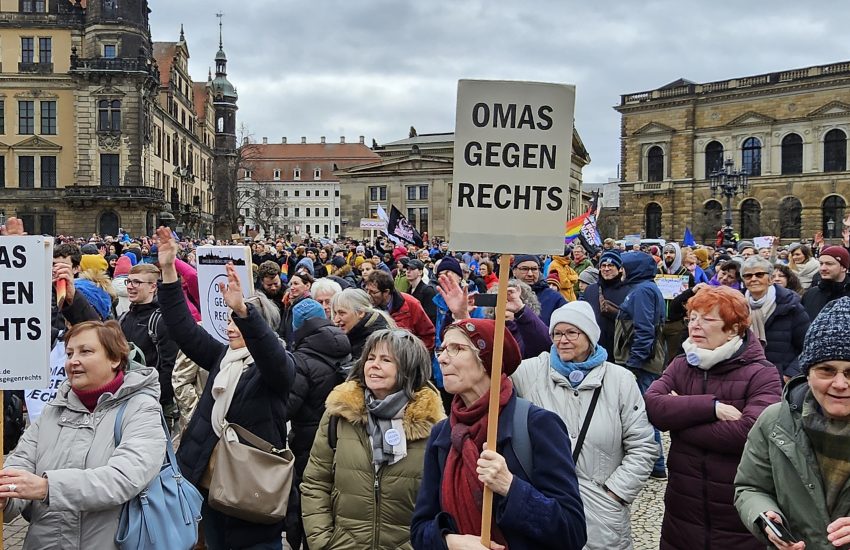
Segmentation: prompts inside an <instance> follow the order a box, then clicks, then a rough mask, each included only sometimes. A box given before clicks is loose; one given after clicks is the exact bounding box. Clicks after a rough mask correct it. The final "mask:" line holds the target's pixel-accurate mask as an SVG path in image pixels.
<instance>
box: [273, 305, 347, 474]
mask: <svg viewBox="0 0 850 550" xmlns="http://www.w3.org/2000/svg"><path fill="white" fill-rule="evenodd" d="M294 340H295V343H294V347H293V352H292V355H293V357H294V358H295V381H294V382H293V384H292V390H291V391H290V392H289V403H288V404H287V406H288V410H289V420H290V422H292V430H291V431H290V432H289V448H290V450H292V453H293V454H294V455H295V471H296V472H297V475H298V478H299V479H300V478H301V474H302V473H303V472H304V467H305V466H306V465H307V459H308V458H310V449H311V448H312V447H313V438H315V437H316V430H317V429H319V421H320V420H321V419H322V414H323V413H324V412H325V399H327V397H328V394H329V393H330V392H331V390H332V389H334V387H335V386H336V385H337V384H340V383H341V382H343V380H344V378H345V375H344V368H345V367H346V366H348V364H349V363H350V362H351V344H350V343H349V342H348V338H347V337H346V336H345V333H344V332H343V331H342V329H340V328H338V327H336V326H334V325H333V323H331V322H330V321H328V320H327V319H325V318H313V319H308V320H307V321H305V322H304V325H303V326H302V327H301V328H300V329H298V330H297V331H296V332H295V335H294Z"/></svg>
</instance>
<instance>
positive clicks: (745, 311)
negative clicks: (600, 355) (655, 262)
mask: <svg viewBox="0 0 850 550" xmlns="http://www.w3.org/2000/svg"><path fill="white" fill-rule="evenodd" d="M687 310H688V317H687V318H688V330H689V331H690V335H689V337H688V339H687V340H685V342H684V343H683V344H682V347H683V349H684V351H685V353H684V354H682V355H679V356H677V357H676V358H675V359H673V361H671V362H670V364H669V365H668V366H667V369H666V370H665V371H664V373H663V374H662V375H661V378H659V379H658V380H656V381H655V382H653V383H652V385H651V386H650V387H649V389H648V390H647V391H646V394H645V395H644V399H645V400H646V411H647V413H648V414H649V420H650V422H652V424H654V425H655V427H656V428H658V429H660V430H664V431H669V432H670V455H669V460H668V463H667V464H668V466H669V477H668V483H667V492H666V494H665V496H664V505H665V506H664V520H663V522H662V525H661V545H660V548H661V550H675V549H680V548H705V549H708V550H711V549H723V550H729V549H732V548H734V549H735V550H747V549H753V550H756V549H762V548H764V543H763V542H760V541H759V540H756V538H754V537H753V536H752V534H751V533H750V532H749V531H748V530H747V527H745V526H744V524H742V523H741V520H740V519H739V518H738V514H737V513H736V511H735V507H734V506H733V504H732V500H733V496H734V495H733V494H734V486H733V484H732V482H733V479H734V477H735V471H736V470H737V467H738V462H739V461H740V459H741V453H742V452H743V449H744V442H745V441H746V439H747V432H748V431H749V430H750V428H751V427H752V426H753V424H755V421H756V419H757V418H758V417H759V415H760V414H761V413H762V411H763V410H764V409H765V408H766V407H767V406H768V405H771V404H773V403H776V402H777V401H779V396H780V393H781V391H782V384H781V382H780V379H779V374H778V373H777V371H776V367H774V366H773V364H772V363H770V362H769V361H768V360H767V358H766V357H765V356H764V350H763V348H762V345H761V342H759V340H758V338H756V336H755V334H753V332H752V331H751V330H749V327H750V311H749V305H748V304H747V299H746V298H745V297H744V295H743V294H741V293H740V292H738V291H737V290H733V289H731V288H728V287H725V286H721V287H712V288H705V289H702V290H700V291H699V292H698V293H697V294H696V295H695V296H694V297H693V298H691V299H690V300H689V301H688V304H687Z"/></svg>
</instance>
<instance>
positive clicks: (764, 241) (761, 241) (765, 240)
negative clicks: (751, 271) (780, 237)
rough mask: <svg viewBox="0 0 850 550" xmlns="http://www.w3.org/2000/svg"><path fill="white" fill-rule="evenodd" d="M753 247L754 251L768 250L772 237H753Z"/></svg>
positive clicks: (771, 244) (771, 243)
mask: <svg viewBox="0 0 850 550" xmlns="http://www.w3.org/2000/svg"><path fill="white" fill-rule="evenodd" d="M753 246H755V247H756V250H761V249H762V248H770V247H771V246H773V237H770V236H768V237H755V238H754V239H753Z"/></svg>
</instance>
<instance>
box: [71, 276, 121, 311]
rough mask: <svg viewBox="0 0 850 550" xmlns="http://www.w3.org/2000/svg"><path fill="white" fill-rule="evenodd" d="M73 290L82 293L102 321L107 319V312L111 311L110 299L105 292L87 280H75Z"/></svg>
mask: <svg viewBox="0 0 850 550" xmlns="http://www.w3.org/2000/svg"><path fill="white" fill-rule="evenodd" d="M74 288H75V289H76V290H79V291H80V292H82V294H83V296H85V297H86V300H88V302H89V303H90V304H91V306H92V307H93V308H94V309H95V311H97V314H98V315H100V319H101V320H102V321H105V320H106V319H108V318H109V312H110V311H111V310H112V298H110V296H109V294H108V293H107V292H106V291H105V290H103V289H102V288H100V287H99V286H97V285H96V284H94V283H93V282H91V281H89V280H88V279H75V280H74Z"/></svg>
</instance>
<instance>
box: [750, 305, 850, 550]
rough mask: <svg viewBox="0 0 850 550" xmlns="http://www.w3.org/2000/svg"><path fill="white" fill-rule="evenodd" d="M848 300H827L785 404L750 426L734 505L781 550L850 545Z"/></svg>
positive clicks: (756, 532)
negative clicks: (799, 372) (800, 369)
mask: <svg viewBox="0 0 850 550" xmlns="http://www.w3.org/2000/svg"><path fill="white" fill-rule="evenodd" d="M848 326H850V298H846V297H845V298H841V299H839V300H835V301H834V302H831V303H829V304H828V305H827V306H826V307H825V308H824V309H823V311H822V312H821V313H820V315H818V316H817V317H816V318H815V320H814V321H813V322H812V324H811V325H810V326H809V330H808V332H807V333H806V338H805V341H804V343H803V352H802V353H801V354H800V367H801V368H802V370H803V372H804V374H803V375H801V376H797V377H795V378H793V379H791V381H790V382H788V384H787V386H786V387H785V391H784V393H783V398H782V400H781V401H780V402H779V403H776V404H774V405H771V406H770V407H768V408H766V409H765V410H764V413H762V415H761V416H760V417H759V419H758V420H757V421H756V423H755V425H754V426H753V428H752V430H750V433H749V436H748V437H747V443H746V445H745V447H744V453H743V456H742V457H741V462H740V464H739V466H738V473H737V475H736V477H735V507H736V509H737V510H738V514H739V516H740V517H741V521H743V523H744V525H745V526H746V527H747V528H748V529H749V530H750V531H751V532H752V533H753V534H754V535H756V536H757V537H759V538H761V539H762V540H766V541H768V542H769V543H770V544H772V545H773V546H774V547H776V548H780V549H782V550H803V549H806V550H815V549H826V548H831V549H832V548H850V454H848V452H847V449H848V448H850V341H848V339H847V328H848Z"/></svg>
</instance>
